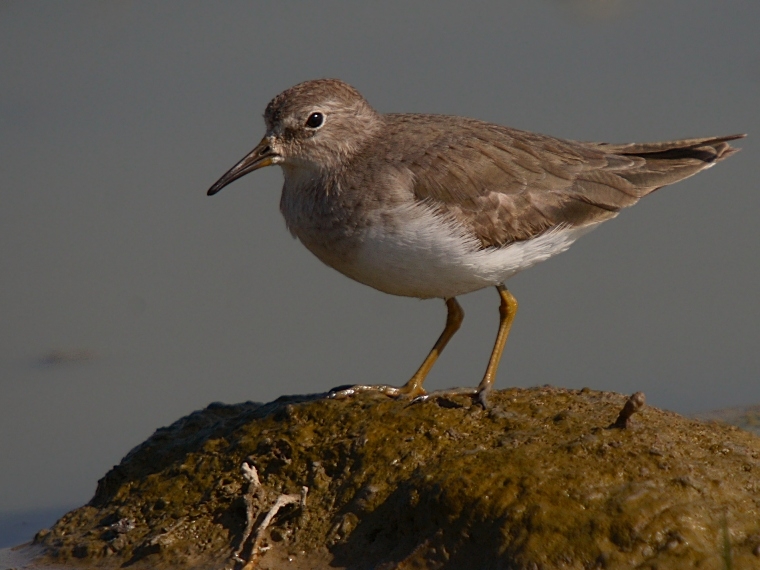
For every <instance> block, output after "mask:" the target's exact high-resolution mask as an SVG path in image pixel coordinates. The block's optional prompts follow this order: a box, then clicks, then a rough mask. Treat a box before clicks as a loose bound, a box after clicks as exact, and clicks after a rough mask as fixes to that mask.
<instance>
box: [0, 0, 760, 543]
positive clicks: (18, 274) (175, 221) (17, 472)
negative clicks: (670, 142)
mask: <svg viewBox="0 0 760 570" xmlns="http://www.w3.org/2000/svg"><path fill="white" fill-rule="evenodd" d="M758 22H760V3H759V2H757V0H744V1H741V0H726V1H724V2H711V1H709V0H668V1H663V0H629V1H622V0H620V1H616V0H554V1H551V0H536V1H534V2H525V1H522V2H521V1H517V0H514V1H498V2H496V1H494V2H476V3H467V6H466V7H465V6H464V5H463V4H461V3H458V2H440V1H437V2H415V3H413V4H412V3H407V2H385V3H382V4H378V5H376V6H367V5H364V4H359V3H349V2H321V3H319V4H317V3H310V4H306V3H301V2H290V1H280V2H277V3H271V4H268V5H267V4H263V3H252V2H224V3H220V2H189V1H183V2H162V3H142V2H130V1H114V2H67V3H49V2H37V1H30V0H24V1H16V2H13V1H7V0H6V1H4V2H2V3H0V45H1V46H2V49H0V82H2V89H1V90H0V145H1V146H2V151H1V152H0V182H1V184H2V193H1V194H0V267H1V271H2V273H0V322H1V323H2V325H1V326H0V465H1V466H2V468H0V547H1V546H8V545H11V544H15V543H18V542H22V541H24V540H27V539H29V538H30V537H31V536H32V535H33V534H34V532H35V531H36V530H38V529H39V528H40V527H43V526H47V525H49V524H51V523H52V522H53V521H54V520H55V519H56V518H57V517H58V516H60V515H61V514H63V513H64V512H65V511H66V510H68V509H69V508H73V507H75V506H79V505H81V504H83V503H85V502H86V501H88V500H89V499H90V497H91V496H92V494H93V492H94V490H95V485H96V482H97V480H98V479H99V478H100V477H102V476H103V475H104V474H105V472H106V471H107V470H108V469H109V468H110V467H111V466H112V465H114V464H115V463H118V462H119V460H120V458H121V457H123V456H124V455H125V454H126V453H127V452H128V451H129V450H130V449H131V448H132V447H133V446H135V445H137V444H139V443H140V442H141V441H143V440H144V439H145V438H147V437H148V436H149V435H150V434H151V433H152V432H153V431H154V430H155V429H157V428H158V427H160V426H164V425H167V424H169V423H171V422H173V421H174V420H176V419H178V418H179V417H180V416H183V415H185V414H188V413H190V412H192V411H193V410H196V409H198V408H201V407H204V406H206V405H207V404H209V403H210V402H213V401H223V402H228V403H233V402H239V401H244V400H255V401H268V400H272V399H274V398H276V397H278V396H279V395H282V394H293V393H305V392H321V391H325V390H327V389H329V388H331V387H332V386H335V385H339V384H350V383H356V382H364V383H389V384H401V383H403V382H405V381H406V380H407V379H408V378H409V376H410V375H411V374H412V373H413V372H414V370H415V369H416V367H417V366H418V365H419V364H420V362H421V361H422V358H423V357H424V356H425V354H426V353H427V351H428V350H429V349H430V347H431V346H432V343H433V342H434V340H435V339H436V337H437V336H438V334H439V333H440V331H441V330H442V327H443V324H444V321H445V307H444V305H443V303H442V302H441V301H438V300H430V301H418V300H414V299H405V298H394V297H391V296H388V295H384V294H382V293H379V292H376V291H374V290H372V289H370V288H367V287H365V286H363V285H359V284H357V283H354V282H352V281H350V280H349V279H347V278H345V277H343V276H341V275H340V274H338V273H336V272H335V271H333V270H331V269H329V268H327V267H325V266H323V265H321V264H320V262H319V261H317V260H316V259H315V258H314V257H312V256H311V254H309V253H308V251H306V249H305V248H303V246H301V245H300V244H299V243H298V242H296V241H295V240H293V239H292V238H291V237H290V235H289V234H288V232H287V230H286V229H285V226H284V223H283V221H282V219H281V216H280V214H279V211H278V201H279V196H280V186H281V184H282V174H281V172H280V171H279V169H277V168H269V169H265V170H262V171H259V172H257V173H255V174H254V175H251V176H247V177H246V178H245V179H243V180H241V181H239V182H237V183H235V184H234V185H233V186H231V187H230V188H227V189H225V191H224V192H222V193H221V194H220V195H218V196H215V197H214V198H208V197H207V196H206V189H207V188H208V187H209V186H210V185H211V184H212V183H213V182H214V181H215V180H216V179H217V178H218V177H219V176H221V174H223V173H224V172H225V171H226V170H227V169H228V168H229V167H231V166H232V165H233V164H234V163H235V162H237V160H238V159H240V158H241V157H242V156H243V155H244V154H246V153H247V152H248V151H249V150H250V149H251V148H253V146H254V145H255V144H256V143H257V142H258V140H259V139H260V138H261V136H262V135H263V133H264V126H263V120H262V118H261V114H262V113H263V110H264V107H265V106H266V104H267V102H268V101H269V100H270V99H271V98H272V97H273V96H274V95H276V94H277V93H279V92H280V91H282V90H283V89H286V88H287V87H289V86H291V85H293V84H295V83H297V82H300V81H303V80H306V79H313V78H318V77H338V78H341V79H343V80H345V81H347V82H349V83H351V84H352V85H354V86H355V87H357V88H358V89H359V90H360V91H361V92H362V93H363V94H364V95H365V97H366V98H367V99H368V100H369V101H370V103H372V104H373V105H374V106H375V107H376V108H377V109H378V110H380V111H384V112H390V111H408V112H430V113H447V114H457V115H467V116H472V117H476V118H479V119H483V120H487V121H492V122H495V123H500V124H505V125H510V126H513V127H517V128H521V129H527V130H532V131H537V132H542V133H546V134H552V135H556V136H560V137H565V138H573V139H580V140H597V141H601V140H604V141H609V142H628V141H654V140H662V139H674V138H685V137H695V136H707V135H724V134H730V133H736V132H748V133H749V134H750V137H749V138H748V139H746V140H744V141H740V142H739V144H738V146H740V147H743V149H744V150H743V152H741V153H739V154H737V155H736V156H734V157H732V158H731V159H730V160H728V161H726V162H724V163H722V164H720V165H719V166H717V167H715V168H714V169H711V170H709V171H707V172H704V173H702V174H700V175H698V176H697V177H695V178H692V179H689V180H687V181H685V182H682V183H680V184H678V185H676V186H674V187H670V188H667V189H665V190H662V191H660V192H657V193H655V194H653V195H651V196H649V197H647V198H646V199H645V200H643V201H642V202H641V203H640V204H639V205H637V206H636V207H635V208H632V209H631V210H627V211H624V212H623V213H622V214H621V215H620V216H619V217H618V218H617V219H616V220H614V221H612V222H610V223H608V224H605V225H604V226H603V227H601V228H600V229H598V230H596V231H595V232H593V233H591V234H589V235H588V236H586V237H584V238H582V239H581V240H580V241H579V242H578V243H576V244H575V245H574V246H573V247H572V248H571V250H570V251H568V252H567V253H565V254H563V255H561V256H559V257H556V258H554V259H552V260H550V261H549V262H546V263H544V264H542V265H539V266H537V267H535V268H533V269H531V270H530V271H528V272H526V273H524V274H520V275H518V276H516V277H515V278H513V279H512V280H510V281H509V283H508V285H509V288H510V290H511V291H512V292H513V293H514V294H515V296H516V297H517V299H518V300H519V302H520V312H519V314H518V316H517V320H516V321H515V325H514V327H513V330H512V335H511V337H510V339H509V343H508V345H507V350H506V352H505V356H504V360H503V361H502V366H501V370H500V372H499V376H498V379H497V384H496V387H497V388H505V387H507V386H534V385H540V384H547V383H548V384H553V385H558V386H566V387H572V388H580V387H583V386H588V387H591V388H594V389H603V390H615V391H620V392H624V393H631V392H634V391H637V390H643V391H644V392H646V395H647V399H648V403H649V404H651V405H653V406H657V407H661V408H667V409H670V410H674V411H676V412H679V413H694V412H697V411H702V410H708V409H711V408H720V407H729V406H738V405H745V404H750V403H757V402H760V382H759V381H758V380H759V378H758V376H759V372H760V351H759V350H758V340H759V337H758V323H760V302H758V291H759V290H760V261H759V259H758V244H760V224H758V223H757V218H758V215H759V214H760V198H759V197H758V192H759V189H758V171H757V164H758V149H759V148H760V147H759V146H758V145H759V143H758V141H759V140H760V138H759V137H760V113H758V102H760V34H758V32H757V23H758ZM460 302H461V304H462V306H463V307H464V310H465V312H466V318H465V321H464V325H463V327H462V330H461V331H460V332H459V334H458V335H457V336H456V337H455V338H454V340H453V341H452V343H451V344H450V345H449V347H448V348H447V350H446V352H445V353H444V354H443V356H442V358H441V359H440V361H439V362H438V364H437V365H436V367H435V368H434V370H433V372H432V374H431V376H430V378H429V380H428V382H427V383H426V387H428V388H432V389H436V388H443V387H449V386H462V385H464V386H470V385H474V384H476V383H477V382H478V381H479V380H480V377H481V375H482V373H483V370H484V369H485V365H486V362H487V359H488V355H489V353H490V350H491V347H492V344H493V340H494V335H495V333H496V326H497V321H498V311H497V307H498V298H497V295H496V293H495V292H494V291H493V290H484V291H480V292H477V293H473V294H471V295H467V296H465V297H462V298H460Z"/></svg>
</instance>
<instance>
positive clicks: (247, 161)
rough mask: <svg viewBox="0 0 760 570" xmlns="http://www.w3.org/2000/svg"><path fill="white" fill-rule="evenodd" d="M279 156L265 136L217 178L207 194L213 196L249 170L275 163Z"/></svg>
mask: <svg viewBox="0 0 760 570" xmlns="http://www.w3.org/2000/svg"><path fill="white" fill-rule="evenodd" d="M277 156H278V155H277V153H276V152H274V151H273V150H272V147H271V146H270V145H269V139H268V138H267V137H264V138H263V139H261V142H260V143H259V144H258V145H256V148H254V149H253V150H252V151H251V152H249V153H248V154H247V155H246V156H245V158H243V160H241V161H240V162H238V163H237V164H236V165H235V166H233V167H232V168H230V169H229V170H228V171H227V172H226V173H225V174H224V176H222V177H221V178H220V179H219V180H217V181H216V182H215V183H214V185H213V186H212V187H211V188H209V189H208V192H207V194H208V195H209V196H213V195H214V194H216V193H217V192H219V190H221V189H222V188H224V187H225V186H227V184H229V183H230V182H233V181H235V180H237V179H238V178H240V177H241V176H245V175H246V174H248V173H249V172H253V171H254V170H258V169H259V168H264V167H265V166H270V165H272V164H274V162H273V161H272V159H273V158H275V157H277Z"/></svg>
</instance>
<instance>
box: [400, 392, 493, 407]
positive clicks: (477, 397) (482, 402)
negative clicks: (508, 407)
mask: <svg viewBox="0 0 760 570" xmlns="http://www.w3.org/2000/svg"><path fill="white" fill-rule="evenodd" d="M490 391H491V390H490V388H448V389H446V390H436V391H434V392H428V393H427V394H422V395H421V396H417V397H416V398H414V399H413V400H412V403H413V404H416V403H421V402H429V401H432V400H435V401H438V402H440V401H441V400H449V399H450V398H451V397H452V396H470V397H471V398H472V399H473V402H474V403H475V404H477V405H479V406H481V407H482V408H483V409H484V410H486V409H488V394H489V392H490Z"/></svg>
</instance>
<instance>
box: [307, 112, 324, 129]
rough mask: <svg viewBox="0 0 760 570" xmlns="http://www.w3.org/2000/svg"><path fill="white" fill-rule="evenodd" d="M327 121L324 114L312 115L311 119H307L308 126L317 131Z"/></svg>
mask: <svg viewBox="0 0 760 570" xmlns="http://www.w3.org/2000/svg"><path fill="white" fill-rule="evenodd" d="M324 120H325V116H324V115H323V114H322V113H312V114H311V115H309V118H308V119H306V126H307V127H309V128H310V129H317V128H319V127H321V126H322V123H323V122H324Z"/></svg>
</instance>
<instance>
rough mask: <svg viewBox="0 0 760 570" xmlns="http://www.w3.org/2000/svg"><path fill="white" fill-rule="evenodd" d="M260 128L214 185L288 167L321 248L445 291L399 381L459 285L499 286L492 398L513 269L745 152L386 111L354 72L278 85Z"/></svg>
mask: <svg viewBox="0 0 760 570" xmlns="http://www.w3.org/2000/svg"><path fill="white" fill-rule="evenodd" d="M264 120H265V122H266V134H265V136H264V138H263V139H262V140H261V142H260V143H259V144H258V145H257V146H256V148H254V149H253V150H252V151H251V152H250V153H249V154H248V155H246V156H245V157H244V158H243V159H242V160H241V161H240V162H238V163H237V164H236V165H235V166H233V167H232V168H231V169H230V170H229V171H228V172H227V173H226V174H225V175H224V176H222V177H221V178H220V179H219V181H218V182H216V183H215V184H214V185H213V186H212V187H211V188H210V189H209V191H208V194H209V196H211V195H213V194H216V193H217V192H219V190H221V189H222V188H224V187H225V186H226V185H228V184H229V183H231V182H232V181H233V180H237V179H238V178H240V177H241V176H244V175H245V174H248V173H249V172H253V171H254V170H257V169H259V168H262V167H264V166H270V165H273V164H277V165H279V166H280V167H282V170H283V173H284V176H285V184H284V186H283V189H282V197H281V200H280V211H281V212H282V215H283V216H284V218H285V223H286V224H287V227H288V229H289V230H290V232H291V233H292V234H293V236H295V237H297V238H298V239H299V240H300V241H301V242H302V243H303V244H304V245H305V246H306V247H307V248H308V249H309V251H311V252H312V253H313V254H314V255H316V256H317V257H318V258H319V259H320V260H322V261H323V262H324V263H325V264H327V265H329V266H330V267H332V268H334V269H336V270H338V271H340V272H341V273H343V274H344V275H346V276H348V277H350V278H352V279H354V280H356V281H359V282H360V283H364V284H365V285H369V286H370V287H374V288H375V289H378V290H380V291H383V292H385V293H391V294H393V295H403V296H407V297H418V298H421V299H428V298H433V297H436V298H441V299H443V300H444V301H445V302H446V306H447V308H448V316H447V319H446V326H445V328H444V330H443V333H441V336H440V337H439V338H438V340H437V341H436V343H435V345H434V346H433V349H432V350H431V351H430V353H429V354H428V356H427V358H425V360H424V361H423V363H422V365H421V366H420V368H419V369H418V370H417V372H415V374H414V375H413V376H412V378H411V379H410V380H409V381H408V382H407V383H406V384H404V385H403V386H401V387H398V388H397V387H393V386H386V385H382V386H364V385H359V386H353V387H351V388H348V389H344V390H340V391H339V392H337V393H335V394H334V395H336V396H347V395H350V394H353V393H355V392H359V391H368V390H376V391H379V392H382V393H384V394H387V395H389V396H404V397H410V398H416V397H421V396H424V395H425V390H424V389H423V386H422V385H423V382H424V380H425V377H426V376H427V374H428V372H429V371H430V369H431V368H432V366H433V364H434V363H435V361H436V359H437V358H438V355H439V354H440V353H441V351H442V350H443V349H444V347H445V346H446V344H447V343H448V341H449V340H450V339H451V337H452V336H453V335H454V333H456V331H457V330H458V329H459V326H460V324H461V323H462V319H463V317H464V312H463V311H462V308H461V307H460V305H459V303H458V302H457V300H456V297H457V296H458V295H463V294H465V293H470V292H472V291H477V290H478V289H482V288H484V287H495V288H496V290H497V291H498V293H499V297H500V299H501V304H500V307H499V314H500V322H499V329H498V333H497V336H496V342H495V344H494V348H493V351H492V353H491V357H490V360H489V362H488V366H487V367H486V372H485V375H484V376H483V379H482V380H481V382H480V384H479V385H478V386H477V387H476V388H473V389H461V390H458V391H459V392H465V393H470V394H474V395H476V396H477V397H478V398H479V399H480V401H481V402H482V403H483V404H484V405H485V396H486V395H487V393H488V391H489V390H490V389H491V387H492V386H493V383H494V378H495V375H496V369H497V367H498V365H499V360H500V358H501V354H502V351H503V349H504V345H505V343H506V340H507V335H508V334H509V330H510V327H511V325H512V321H513V319H514V317H515V312H516V311H517V301H516V299H515V298H514V297H513V296H512V294H511V293H510V292H509V291H508V290H507V289H506V287H505V286H504V282H505V281H506V280H507V279H509V278H510V277H512V276H513V275H515V274H516V273H517V272H519V271H522V270H523V269H527V268H529V267H531V266H533V265H535V264H536V263H539V262H541V261H544V260H546V259H549V258H550V257H552V256H554V255H557V254H558V253H561V252H563V251H565V250H566V249H567V248H568V247H569V246H570V245H571V244H572V243H573V242H574V241H575V240H577V239H578V238H579V237H580V236H582V235H583V234H585V233H587V232H589V231H591V230H592V229H594V228H595V227H597V226H598V225H599V224H601V223H602V222H604V221H606V220H609V219H612V218H614V217H615V216H617V215H618V212H619V211H620V210H621V209H622V208H625V207H627V206H631V205H633V204H635V203H636V202H637V201H638V200H639V199H640V198H641V197H642V196H645V195H647V194H649V193H650V192H653V191H654V190H657V189H658V188H661V187H663V186H666V185H668V184H672V183H674V182H677V181H679V180H683V179H684V178H688V177H689V176H692V175H693V174H696V173H697V172H699V171H700V170H703V169H705V168H709V167H710V166H712V165H713V164H715V163H716V162H719V161H720V160H723V159H724V158H726V157H727V156H729V155H731V154H733V153H734V152H736V150H737V149H735V148H733V147H731V146H730V145H729V144H728V141H731V140H734V139H738V138H741V137H743V136H744V135H728V136H722V137H707V138H696V139H685V140H677V141H669V142H656V143H643V144H636V143H630V144H607V143H591V142H577V141H570V140H563V139H558V138H554V137H550V136H545V135H540V134H534V133H530V132H526V131H520V130H516V129H512V128H508V127H502V126H499V125H495V124H491V123H486V122H483V121H478V120H475V119H468V118H463V117H454V116H446V115H421V114H395V113H394V114H381V113H378V112H377V111H375V110H374V109H373V108H372V107H371V106H370V105H369V103H367V101H366V100H365V99H364V97H362V95H361V94H360V93H359V92H358V91H357V90H356V89H354V88H353V87H351V86H350V85H348V84H346V83H344V82H342V81H339V80H336V79H318V80H313V81H306V82H304V83H300V84H298V85H295V86H294V87H291V88H290V89H288V90H286V91H284V92H283V93H280V94H279V95H277V96H276V97H275V98H274V99H272V101H271V102H270V103H269V105H268V106H267V108H266V112H265V113H264Z"/></svg>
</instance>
